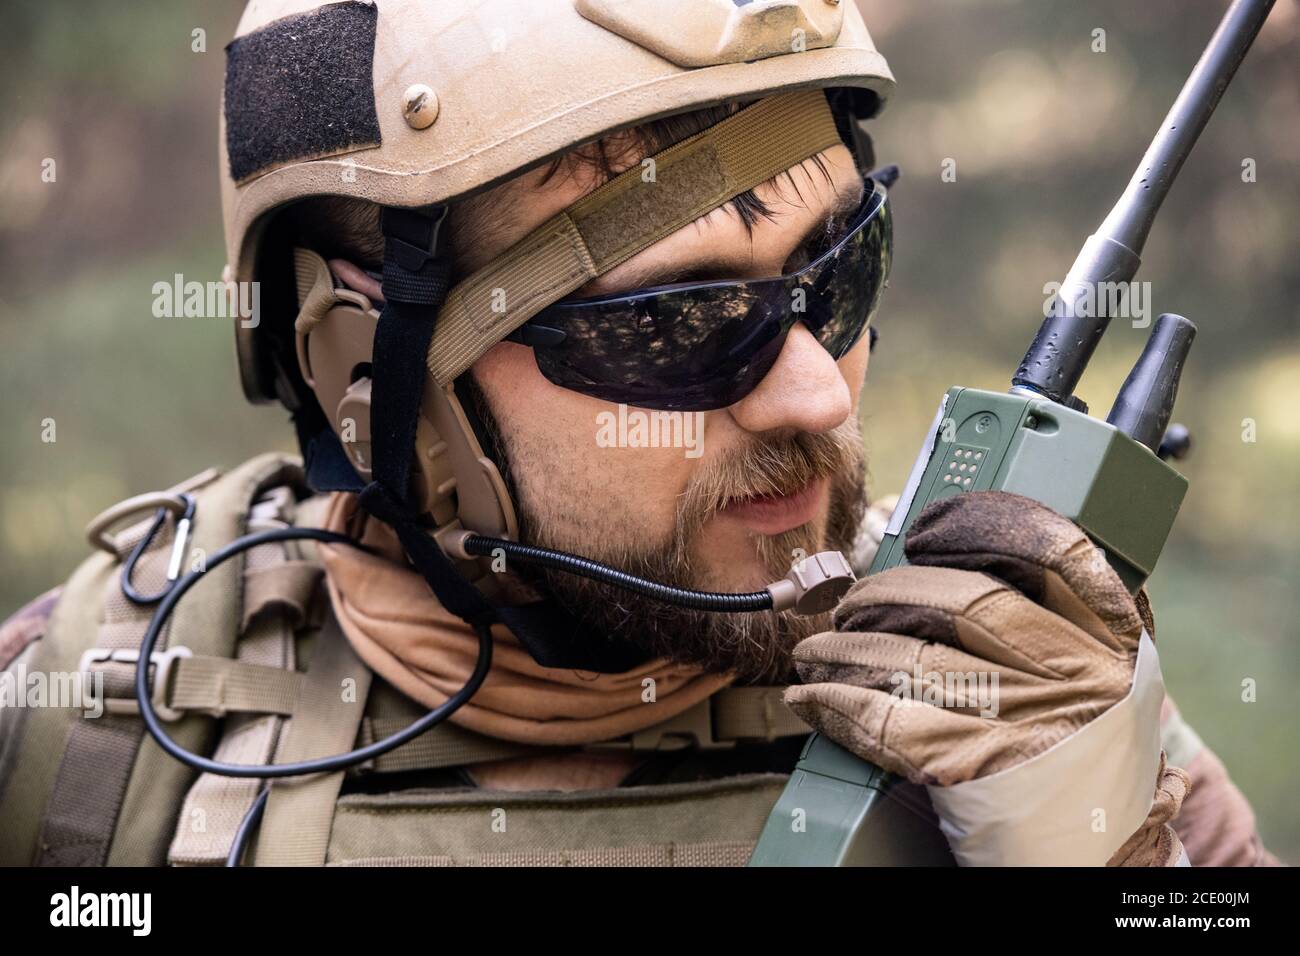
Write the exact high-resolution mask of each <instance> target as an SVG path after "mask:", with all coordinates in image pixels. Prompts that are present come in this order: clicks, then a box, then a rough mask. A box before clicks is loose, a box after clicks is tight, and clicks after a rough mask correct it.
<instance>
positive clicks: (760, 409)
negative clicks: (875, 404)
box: [728, 324, 853, 433]
mask: <svg viewBox="0 0 1300 956" xmlns="http://www.w3.org/2000/svg"><path fill="white" fill-rule="evenodd" d="M852 407H853V403H852V399H851V397H850V395H849V386H848V383H847V382H846V381H845V380H844V376H843V375H842V374H840V368H839V365H837V364H836V362H835V359H833V358H831V354H830V353H829V352H827V351H826V350H825V349H824V348H822V346H821V343H820V342H818V341H817V339H815V338H814V337H813V334H812V333H811V332H809V331H808V329H806V328H805V327H804V326H803V325H802V324H798V325H795V326H794V328H792V329H791V330H790V332H789V333H788V334H787V335H786V338H785V345H784V346H782V348H781V354H780V355H778V356H777V359H776V364H775V365H773V366H772V369H771V371H769V372H768V373H767V375H766V376H765V377H764V378H763V380H762V381H761V382H759V383H758V387H757V388H755V389H754V390H753V391H752V392H750V393H749V394H748V395H746V396H745V397H744V398H742V399H741V400H740V401H738V402H736V404H734V405H732V406H731V407H730V408H729V409H728V411H729V412H730V414H731V417H732V418H733V419H734V420H735V422H736V424H738V425H739V426H740V427H741V428H743V429H745V430H746V431H749V432H768V431H773V430H780V429H785V430H790V431H803V432H815V433H816V432H826V431H830V430H831V429H832V428H834V427H835V426H836V425H839V424H840V423H841V422H843V421H844V420H845V419H846V418H848V416H849V414H850V412H851V411H852Z"/></svg>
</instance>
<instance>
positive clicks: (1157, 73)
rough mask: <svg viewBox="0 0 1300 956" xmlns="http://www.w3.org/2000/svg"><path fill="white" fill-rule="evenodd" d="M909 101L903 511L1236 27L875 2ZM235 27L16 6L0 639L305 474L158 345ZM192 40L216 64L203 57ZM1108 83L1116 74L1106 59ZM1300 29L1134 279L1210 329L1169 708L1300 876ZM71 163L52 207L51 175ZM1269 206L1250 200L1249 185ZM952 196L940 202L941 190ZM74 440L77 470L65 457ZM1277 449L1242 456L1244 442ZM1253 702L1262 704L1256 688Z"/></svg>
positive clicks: (218, 380) (1147, 1)
mask: <svg viewBox="0 0 1300 956" xmlns="http://www.w3.org/2000/svg"><path fill="white" fill-rule="evenodd" d="M860 5H861V6H862V8H863V11H864V14H865V16H866V19H867V23H868V26H869V27H870V28H871V29H872V31H873V35H874V36H875V38H876V41H877V43H878V44H879V46H880V47H881V50H882V52H884V53H885V55H886V56H887V57H888V59H889V62H890V65H891V66H892V68H893V70H894V73H895V74H896V76H897V77H898V80H899V89H898V92H897V94H896V96H895V98H894V100H893V102H892V103H891V104H890V106H889V108H888V109H887V110H886V111H885V113H884V114H883V116H882V117H881V118H880V120H879V121H878V122H877V123H876V124H875V140H876V148H877V154H878V156H879V158H880V160H881V161H882V162H898V163H899V164H901V165H902V167H903V169H904V178H903V180H902V181H901V182H900V183H899V184H898V186H897V187H896V188H895V190H894V192H893V201H894V209H895V217H896V225H895V238H896V247H897V249H896V261H895V270H894V273H893V278H892V281H891V284H890V289H889V291H888V293H887V295H886V300H885V305H884V307H883V309H882V314H881V316H880V319H879V327H880V330H881V334H882V335H881V342H880V345H879V347H878V348H877V350H876V352H875V355H874V357H873V360H872V370H871V373H870V375H869V376H868V387H867V390H866V392H865V397H864V417H865V421H866V425H867V435H868V441H869V443H870V446H871V450H872V466H871V471H872V484H873V487H874V489H875V490H876V491H877V492H878V493H881V494H883V493H887V492H891V491H896V490H898V489H899V488H900V487H901V485H902V483H903V480H904V478H905V476H906V473H907V470H908V468H909V466H910V464H911V461H912V458H913V456H914V455H915V453H916V449H917V447H918V445H919V443H920V440H921V437H922V432H923V430H924V429H925V427H926V425H927V424H928V423H929V420H930V418H931V417H932V415H933V412H934V408H935V405H936V403H937V401H938V398H939V395H940V394H941V393H942V392H943V390H944V389H946V388H947V387H948V386H949V385H952V384H958V383H959V384H964V385H971V386H978V387H984V388H1000V387H1002V386H1003V385H1005V384H1007V383H1008V380H1009V377H1010V374H1011V372H1012V371H1013V370H1014V367H1015V365H1016V363H1017V361H1018V360H1019V357H1020V355H1021V354H1022V353H1023V351H1024V348H1025V346H1026V345H1027V344H1028V341H1029V338H1030V337H1031V335H1032V333H1033V331H1034V329H1035V328H1036V325H1037V319H1038V317H1039V316H1041V310H1042V305H1043V285H1044V284H1045V283H1046V282H1049V281H1052V280H1059V279H1060V278H1061V277H1062V276H1063V274H1064V272H1065V270H1066V268H1067V267H1068V266H1069V264H1070V262H1071V261H1072V259H1073V257H1074V254H1075V252H1076V251H1077V249H1078V247H1079V245H1080V244H1081V243H1082V241H1083V239H1084V238H1085V237H1086V236H1087V235H1088V233H1089V232H1091V231H1092V229H1093V228H1094V227H1095V226H1096V225H1097V224H1098V223H1099V222H1100V219H1101V217H1102V216H1103V215H1104V213H1105V212H1106V210H1107V209H1108V208H1109V206H1110V204H1111V203H1112V202H1113V201H1114V199H1115V197H1116V196H1117V195H1118V193H1119V191H1120V190H1121V189H1122V187H1123V186H1124V184H1125V183H1126V182H1127V181H1128V177H1129V175H1130V173H1131V171H1132V169H1133V167H1134V166H1135V164H1136V162H1137V160H1138V158H1139V157H1140V155H1141V153H1142V150H1143V149H1144V148H1145V146H1146V143H1147V141H1148V139H1149V137H1150V136H1151V134H1152V132H1153V131H1154V129H1155V128H1156V125H1157V124H1158V123H1159V121H1160V119H1161V118H1162V116H1163V115H1164V112H1165V110H1166V109H1167V108H1168V106H1169V104H1170V103H1171V102H1172V101H1173V98H1174V96H1175V95H1176V93H1177V91H1178V88H1179V87H1180V85H1181V83H1182V81H1183V78H1184V77H1185V75H1186V73H1187V71H1188V70H1189V69H1190V68H1191V65H1192V63H1193V62H1194V61H1195V59H1196V57H1197V55H1198V54H1199V52H1200V50H1201V48H1202V46H1203V45H1204V43H1205V41H1206V40H1207V39H1208V37H1209V34H1210V33H1211V31H1212V29H1213V27H1214V25H1215V24H1216V23H1217V21H1218V18H1219V16H1220V14H1221V12H1222V10H1223V9H1224V8H1225V6H1226V3H1225V2H1223V0H1144V2H1143V3H1141V4H1136V3H1133V2H1131V0H862V2H861V4H860ZM239 8H240V5H239V4H238V3H234V2H207V3H200V2H193V0H168V2H157V0H154V2H149V3H136V4H131V5H129V6H124V5H123V4H120V3H112V4H110V3H108V2H104V0H97V2H84V3H78V4H76V5H75V7H74V6H72V5H68V4H49V3H42V2H39V0H10V2H9V3H7V4H6V15H5V19H6V30H5V31H3V33H2V34H0V98H2V99H0V104H2V105H3V109H0V374H2V378H0V389H2V391H0V395H2V396H3V401H4V410H5V414H4V439H5V440H4V442H3V444H2V445H0V562H2V565H3V570H4V573H3V575H0V615H4V614H7V613H9V612H10V611H12V610H14V609H15V608H17V607H18V606H20V605H21V604H22V603H24V602H25V601H26V600H28V599H29V598H31V597H33V596H34V595H36V594H38V593H40V592H41V591H43V590H45V589H46V588H48V587H50V586H51V585H53V584H55V583H57V582H59V581H61V580H62V579H63V578H65V577H66V576H67V574H68V573H69V572H70V571H71V570H72V568H73V567H74V566H75V565H76V563H77V562H78V561H79V560H80V559H81V558H82V557H84V556H85V554H86V553H87V546H86V544H85V540H84V537H83V533H82V529H83V527H84V525H85V523H86V522H87V521H88V520H89V519H90V518H91V517H92V516H93V515H94V514H96V513H97V512H98V511H100V510H101V509H103V508H104V507H106V506H107V505H109V504H112V503H113V502H115V501H117V500H119V499H121V498H124V497H126V496H128V495H130V494H134V493H137V492H140V491H145V490H152V489H155V488H161V487H165V486H167V485H170V484H173V483H174V482H176V481H178V480H180V479H182V478H184V477H186V476H188V475H190V474H192V473H194V472H197V471H199V470H201V469H202V468H204V467H206V466H207V465H209V464H221V465H225V466H230V465H233V464H236V463H238V462H239V461H242V460H243V459H245V458H247V457H250V456H251V455H253V454H255V453H257V452H259V451H262V450H265V449H268V448H282V449H286V450H291V449H292V448H293V443H292V435H291V430H290V429H289V427H288V424H287V416H286V415H285V414H284V413H283V412H281V411H280V410H279V409H278V408H270V407H260V408H253V407H250V406H248V405H246V404H245V403H244V402H243V400H242V397H241V394H240V391H239V387H238V383H237V379H236V374H235V366H234V359H233V350H232V345H231V330H230V328H229V325H228V323H227V322H226V321H223V320H218V319H208V320H198V319H158V318H154V317H153V316H152V314H151V308H150V307H151V303H152V300H153V293H152V288H151V287H152V285H153V283H154V282H156V281H159V280H167V279H169V278H170V277H171V276H172V275H173V274H174V273H178V272H179V273H182V274H184V276H185V277H186V278H187V279H194V278H197V279H201V280H208V279H217V278H218V277H219V276H220V272H221V267H222V262H223V253H222V242H221V220H220V210H219V205H218V192H217V139H216V129H217V126H216V113H217V108H218V103H219V98H220V90H221V81H222V71H223V53H222V48H223V46H224V44H225V43H226V41H227V40H228V39H229V37H230V35H231V33H232V31H233V28H234V24H235V22H236V21H237V19H238V14H239ZM196 29H202V30H204V31H205V36H204V41H205V46H206V50H205V51H204V52H195V51H194V50H193V49H192V47H193V45H194V43H195V40H194V32H193V31H195V30H196ZM1098 29H1101V30H1104V31H1105V41H1106V50H1105V52H1093V49H1092V46H1093V43H1094V36H1095V34H1094V31H1095V30H1098ZM1298 30H1300V13H1298V11H1297V5H1296V3H1295V0H1281V2H1279V3H1278V6H1277V8H1276V9H1275V10H1274V12H1273V15H1272V17H1271V19H1270V21H1269V23H1268V24H1267V25H1266V26H1265V29H1264V32H1263V34H1262V35H1261V37H1260V39H1259V41H1258V42H1257V43H1256V46H1255V49H1254V50H1253V51H1252V52H1251V54H1250V57H1249V58H1248V60H1247V61H1246V64H1245V65H1244V67H1243V68H1242V70H1241V72H1240V74H1239V75H1238V77H1237V79H1236V80H1235V81H1234V83H1233V86H1232V87H1231V88H1230V90H1229V91H1228V93H1227V95H1226V97H1225V99H1224V102H1223V104H1222V106H1221V108H1220V110H1219V112H1218V114H1217V115H1216V116H1215V117H1214V119H1213V121H1212V122H1211V123H1210V125H1209V127H1208V129H1207V130H1206V131H1205V133H1204V135H1203V136H1202V138H1201V141H1200V144H1199V145H1198V147H1197V149H1196V151H1195V153H1194V154H1193V156H1192V158H1191V159H1190V160H1189V162H1188V164H1187V166H1186V167H1185V168H1184V170H1183V173H1182V176H1181V178H1180V180H1179V181H1178V184H1177V185H1176V186H1175V188H1174V190H1173V192H1172V194H1171V196H1170V198H1169V200H1168V201H1167V203H1166V205H1165V209H1164V211H1163V213H1162V215H1161V218H1160V220H1159V221H1158V223H1157V225H1156V228H1155V230H1154V231H1153V233H1152V236H1151V239H1150V241H1149V242H1148V245H1147V248H1146V251H1145V254H1144V264H1143V268H1142V271H1141V272H1140V273H1139V276H1138V278H1139V279H1143V280H1149V281H1150V282H1151V283H1152V286H1153V293H1154V308H1155V311H1156V312H1159V311H1175V312H1180V313H1183V314H1185V315H1187V316H1188V317H1189V318H1191V319H1193V320H1194V321H1195V322H1197V323H1198V325H1199V326H1200V334H1199V337H1198V338H1197V341H1196V345H1195V347H1194V349H1193V352H1192V359H1191V362H1190V364H1189V367H1188V369H1187V372H1186V374H1185V375H1184V378H1183V385H1182V391H1181V393H1180V397H1179V404H1178V409H1177V411H1176V413H1175V418H1176V419H1177V420H1178V421H1182V422H1184V423H1185V424H1187V425H1188V426H1189V427H1190V428H1191V430H1192V434H1193V436H1194V439H1195V447H1194V451H1193V454H1192V456H1191V457H1190V458H1189V459H1188V460H1186V461H1184V462H1183V463H1182V464H1181V466H1180V467H1181V468H1182V469H1183V470H1184V471H1185V473H1186V474H1187V475H1188V476H1189V478H1190V479H1191V491H1190V492H1189V494H1188V497H1187V501H1186V503H1185V505H1184V507H1183V512H1182V516H1181V518H1180V520H1179V523H1178V526H1177V528H1176V529H1175V531H1174V535H1173V538H1172V540H1171V542H1170V544H1169V547H1168V549H1167V551H1166V553H1165V557H1164V559H1163V561H1162V564H1161V567H1160V569H1159V570H1158V572H1157V573H1156V575H1155V577H1154V578H1153V579H1152V582H1151V585H1150V589H1151V593H1152V597H1153V602H1154V605H1155V608H1156V613H1157V622H1158V631H1159V634H1158V638H1159V643H1160V646H1161V648H1162V663H1163V666H1164V670H1165V677H1166V682H1167V684H1168V686H1169V689H1170V692H1171V693H1172V695H1173V697H1174V699H1175V700H1176V701H1177V702H1178V704H1179V706H1180V707H1181V708H1182V710H1183V712H1184V714H1185V715H1186V716H1187V717H1188V719H1189V721H1190V722H1191V723H1192V725H1193V726H1194V727H1195V728H1196V729H1197V730H1198V731H1199V733H1200V734H1201V736H1202V737H1204V738H1205V740H1206V742H1207V743H1208V744H1209V745H1210V746H1211V747H1213V748H1214V749H1215V750H1216V751H1217V752H1218V753H1219V755H1220V756H1221V757H1222V758H1223V760H1224V761H1225V763H1226V764H1227V765H1228V768H1229V770H1230V772H1231V773H1232V775H1233V776H1234V778H1235V779H1236V780H1237V781H1238V782H1239V783H1240V785H1241V786H1242V788H1243V789H1244V790H1245V792H1246V793H1247V795H1248V796H1249V797H1250V799H1251V800H1252V802H1253V803H1254V806H1255V809H1256V811H1257V813H1258V815H1259V823H1260V829H1261V831H1262V832H1263V834H1264V838H1265V841H1266V843H1267V844H1268V845H1269V846H1270V847H1271V848H1272V849H1273V850H1274V851H1275V852H1277V853H1278V854H1279V855H1281V856H1282V857H1283V858H1284V859H1287V860H1288V861H1290V862H1300V814H1297V812H1296V810H1295V807H1296V803H1297V800H1296V795H1295V793H1296V784H1297V773H1296V766H1295V764H1296V756H1297V726H1298V725H1300V703H1297V699H1296V693H1295V690H1294V688H1296V687H1297V686H1300V594H1298V591H1300V588H1298V586H1297V585H1298V584H1300V547H1298V546H1297V537H1298V536H1300V505H1297V492H1298V491H1300V415H1298V414H1297V412H1296V407H1295V396H1296V394H1297V389H1298V387H1300V321H1298V319H1300V314H1298V310H1297V305H1296V303H1297V301H1300V268H1298V267H1297V258H1298V255H1297V253H1298V250H1300V225H1297V214H1298V213H1300V202H1298V201H1297V200H1300V170H1298V169H1297V157H1300V83H1297V75H1296V63H1297V62H1300V41H1298V40H1297V32H1298ZM47 158H52V159H54V160H55V163H56V166H55V172H56V177H57V178H56V181H55V182H52V183H47V182H43V181H42V178H41V172H42V162H43V160H45V159H47ZM1247 158H1250V159H1253V160H1254V161H1255V167H1256V170H1257V181H1256V182H1251V183H1247V182H1243V181H1242V175H1241V173H1242V163H1243V160H1245V159H1247ZM949 159H951V160H954V161H955V163H956V174H957V175H956V181H955V182H944V181H942V180H941V176H940V173H941V169H942V168H943V164H944V161H945V160H949ZM1144 334H1145V333H1144V332H1143V331H1141V330H1137V329H1133V328H1132V327H1131V325H1130V324H1129V323H1127V322H1124V321H1117V322H1115V323H1114V325H1113V327H1112V329H1111V331H1110V333H1109V335H1108V337H1107V340H1106V341H1105V342H1104V343H1103V344H1102V346H1101V347H1100V349H1099V351H1098V354H1097V357H1096V359H1095V360H1094V362H1093V364H1092V367H1091V369H1090V371H1089V373H1088V375H1087V376H1086V377H1085V379H1084V382H1083V385H1082V387H1081V389H1080V394H1081V395H1082V396H1083V397H1084V398H1085V399H1089V400H1090V401H1091V404H1092V405H1093V410H1094V412H1101V413H1103V414H1104V412H1105V410H1106V408H1107V407H1108V406H1109V402H1110V399H1111V397H1112V396H1113V395H1114V392H1115V390H1116V388H1117V387H1118V386H1119V384H1120V383H1121V382H1122V381H1123V378H1124V376H1125V374H1126V373H1127V370H1128V366H1129V364H1131V362H1132V360H1133V359H1134V358H1135V357H1136V354H1137V352H1138V350H1139V348H1140V346H1141V342H1142V337H1143V335H1144ZM44 419H54V421H55V427H56V429H57V440H56V441H55V442H53V443H46V442H43V441H42V440H41V432H42V421H43V420H44ZM1246 419H1250V420H1252V421H1253V423H1254V430H1255V438H1256V440H1255V441H1253V442H1247V441H1243V427H1244V426H1243V421H1244V420H1246ZM1247 680H1250V681H1253V682H1255V685H1256V686H1257V696H1258V699H1257V700H1256V701H1255V702H1253V703H1246V702H1243V700H1242V687H1243V681H1247Z"/></svg>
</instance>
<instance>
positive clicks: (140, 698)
mask: <svg viewBox="0 0 1300 956" xmlns="http://www.w3.org/2000/svg"><path fill="white" fill-rule="evenodd" d="M299 540H313V541H324V542H327V543H329V544H346V545H349V546H351V547H354V548H360V549H361V550H363V551H369V550H370V549H369V548H367V547H366V546H365V545H362V544H361V543H360V542H358V541H356V540H354V539H353V538H350V537H348V536H347V535H345V534H339V533H337V532H334V531H325V530H324V529H321V528H277V529H275V530H272V531H262V532H259V533H257V534H250V535H246V536H245V537H243V538H239V539H237V540H235V541H232V542H231V543H230V544H228V545H226V546H225V547H224V548H222V549H220V550H219V551H217V552H215V553H214V554H213V555H212V556H211V557H209V558H208V562H207V566H206V567H205V568H204V569H203V570H200V571H191V572H190V573H189V574H187V575H185V576H184V577H183V578H180V579H179V580H178V581H176V583H175V584H174V585H173V586H172V587H171V589H170V590H168V592H167V594H166V595H165V596H164V597H163V599H162V601H161V603H160V604H159V605H158V609H157V610H156V611H154V615H153V618H152V619H151V620H150V621H149V627H148V629H147V630H146V631H145V634H144V638H143V640H141V641H140V662H139V664H138V665H137V666H136V671H135V694H136V701H137V702H138V703H139V705H140V718H141V719H142V720H143V721H144V725H145V729H146V730H148V731H149V735H150V736H151V737H153V739H154V740H155V741H156V742H157V743H158V746H160V747H161V748H162V749H163V750H164V751H166V752H167V753H168V754H170V755H171V756H172V757H174V758H175V759H176V760H179V761H180V762H181V763H183V764H185V765H186V766H187V767H191V768H193V769H195V770H198V771H200V772H201V773H211V774H216V775H217V776H221V777H243V778H249V777H253V778H260V779H270V778H278V777H299V776H303V775H305V774H312V773H331V772H333V771H335V770H344V769H346V768H348V767H351V766H354V765H356V764H359V763H365V762H366V761H367V760H373V759H374V758H376V757H378V756H381V755H382V754H386V753H388V752H389V751H390V750H394V749H396V748H397V747H400V746H401V745H402V744H404V743H406V742H407V741H410V740H413V739H414V738H416V737H418V736H420V735H421V734H423V733H424V732H425V731H427V730H428V729H429V728H431V727H433V726H434V725H435V724H438V723H441V722H442V721H443V720H445V719H446V718H447V717H449V716H450V715H451V714H453V713H455V712H456V711H457V710H458V709H460V707H462V706H463V705H464V704H465V703H466V702H467V701H468V700H469V699H470V698H471V697H473V696H474V694H475V693H476V692H477V691H478V689H479V687H480V686H481V685H482V683H483V681H484V680H485V679H486V678H487V674H488V670H489V669H490V668H491V666H492V631H491V628H490V627H489V626H488V625H486V624H476V625H475V626H474V629H475V631H476V632H477V633H478V638H479V652H478V661H477V662H476V664H475V665H474V672H473V673H472V674H470V677H469V680H467V681H466V682H465V684H464V686H463V687H461V689H460V690H458V691H456V693H454V694H452V695H451V697H449V698H447V699H446V700H445V701H443V702H442V703H441V704H439V705H438V706H437V707H435V708H434V709H433V710H431V711H429V712H428V713H427V714H425V715H424V716H423V717H421V718H420V719H419V720H417V721H415V722H414V723H412V724H411V725H410V726H408V727H406V728H404V729H403V730H399V731H398V732H397V733H395V734H392V735H391V736H388V737H385V738H384V739H383V740H377V741H375V742H374V743H372V744H368V745H366V746H365V747H358V748H357V749H355V750H349V751H347V752H346V753H341V754H335V755H334V756H332V757H317V758H314V759H311V760H300V761H298V762H297V763H287V764H233V763H223V762H221V761H217V760H211V759H209V758H207V757H202V756H200V755H199V754H196V753H193V752H191V751H189V750H186V749H185V748H184V747H182V746H181V745H180V744H178V743H176V741H174V740H172V738H171V737H169V736H168V735H167V731H166V730H164V729H163V726H162V722H161V721H160V720H159V719H158V714H157V711H156V710H155V709H154V706H153V698H152V696H151V695H150V693H149V661H150V657H151V656H152V655H153V651H154V647H155V645H156V644H157V643H158V637H159V635H160V634H161V633H162V629H163V626H164V625H165V624H166V623H167V618H168V617H169V616H170V615H171V612H172V610H173V609H174V608H175V607H176V603H177V602H178V601H179V600H180V599H181V598H182V597H183V596H184V595H185V592H187V591H188V590H189V589H190V588H192V587H193V586H194V585H195V584H197V583H198V581H199V580H200V579H201V578H202V577H203V575H205V574H206V573H207V572H208V571H211V570H212V569H213V568H215V567H217V566H218V565H220V564H222V563H223V562H225V561H228V560H229V559H230V558H232V557H234V556H235V555H237V554H239V553H241V552H243V551H247V550H248V549H249V548H255V547H257V546H258V545H260V544H269V543H271V542H274V541H299Z"/></svg>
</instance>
